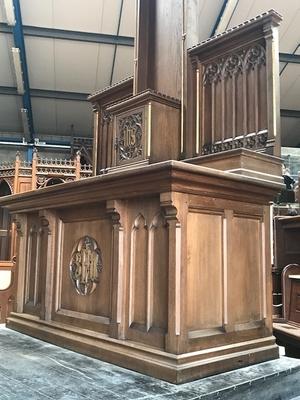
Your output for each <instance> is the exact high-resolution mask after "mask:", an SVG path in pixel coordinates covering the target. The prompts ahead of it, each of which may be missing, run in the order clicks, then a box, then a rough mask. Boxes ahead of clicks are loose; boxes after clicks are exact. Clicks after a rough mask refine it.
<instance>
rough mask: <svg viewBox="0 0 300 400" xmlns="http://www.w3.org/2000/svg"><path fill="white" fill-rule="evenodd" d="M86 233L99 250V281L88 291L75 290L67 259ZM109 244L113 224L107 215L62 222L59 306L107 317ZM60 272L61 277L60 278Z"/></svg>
mask: <svg viewBox="0 0 300 400" xmlns="http://www.w3.org/2000/svg"><path fill="white" fill-rule="evenodd" d="M85 235H88V236H90V237H92V238H93V239H95V240H96V242H97V244H98V247H99V248H100V250H101V254H102V261H103V268H102V271H101V272H100V273H99V283H98V284H97V287H96V289H95V291H94V292H93V293H91V294H90V295H86V296H84V295H80V294H78V293H77V291H76V289H75V287H74V284H73V282H72V280H71V277H70V261H71V255H72V251H73V248H74V246H75V245H76V243H77V242H78V240H79V239H80V238H82V237H83V236H85ZM111 247H112V226H111V222H110V220H109V219H104V218H103V219H99V220H94V221H81V222H68V223H65V224H63V229H62V242H61V251H62V258H61V265H60V268H61V271H60V274H58V279H61V285H60V288H59V292H60V293H58V299H61V301H58V303H60V304H58V306H59V308H61V309H65V310H69V311H74V312H79V313H86V314H93V315H96V316H103V317H109V316H110V303H111V301H110V300H111V287H110V286H111ZM60 276H61V278H60Z"/></svg>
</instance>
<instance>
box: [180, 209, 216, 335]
mask: <svg viewBox="0 0 300 400" xmlns="http://www.w3.org/2000/svg"><path fill="white" fill-rule="evenodd" d="M222 218H223V217H222V216H221V215H209V214H201V213H196V212H190V213H189V214H188V232H190V233H191V234H190V235H189V238H188V260H187V261H188V265H187V324H188V329H189V330H199V329H204V328H205V329H208V328H215V327H220V326H222V279H223V278H222V276H223V271H222Z"/></svg>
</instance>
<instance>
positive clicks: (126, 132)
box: [116, 112, 143, 161]
mask: <svg viewBox="0 0 300 400" xmlns="http://www.w3.org/2000/svg"><path fill="white" fill-rule="evenodd" d="M142 123H143V113H142V112H138V113H134V114H131V115H127V116H126V117H124V118H120V119H119V126H118V134H117V138H116V149H117V151H118V158H119V161H123V160H132V159H135V158H139V157H141V156H142V155H143V143H142V136H143V129H142Z"/></svg>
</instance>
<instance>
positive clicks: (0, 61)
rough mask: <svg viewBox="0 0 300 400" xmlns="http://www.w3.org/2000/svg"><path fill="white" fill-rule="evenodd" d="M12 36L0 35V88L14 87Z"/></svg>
mask: <svg viewBox="0 0 300 400" xmlns="http://www.w3.org/2000/svg"><path fill="white" fill-rule="evenodd" d="M13 45H14V44H13V38H12V35H5V34H3V33H1V34H0V86H16V82H15V75H14V72H13V66H12V56H11V48H12V47H13Z"/></svg>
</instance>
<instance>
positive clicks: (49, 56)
mask: <svg viewBox="0 0 300 400" xmlns="http://www.w3.org/2000/svg"><path fill="white" fill-rule="evenodd" d="M25 46H26V56H27V66H28V74H29V82H30V87H31V88H33V89H50V90H55V70H54V57H53V56H54V39H45V38H39V37H31V36H26V37H25Z"/></svg>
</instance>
